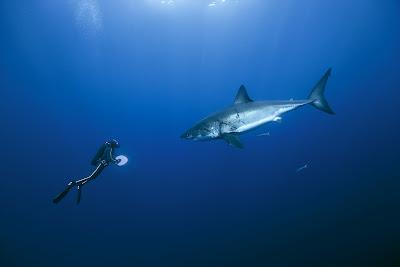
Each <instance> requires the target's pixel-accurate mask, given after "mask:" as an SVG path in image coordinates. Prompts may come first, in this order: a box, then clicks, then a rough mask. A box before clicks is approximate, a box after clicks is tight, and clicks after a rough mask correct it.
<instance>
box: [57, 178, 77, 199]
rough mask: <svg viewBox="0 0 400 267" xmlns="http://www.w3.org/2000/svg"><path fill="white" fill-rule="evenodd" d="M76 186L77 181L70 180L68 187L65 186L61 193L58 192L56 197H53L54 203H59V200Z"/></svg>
mask: <svg viewBox="0 0 400 267" xmlns="http://www.w3.org/2000/svg"><path fill="white" fill-rule="evenodd" d="M74 186H75V182H70V183H68V185H67V187H66V188H65V190H64V191H62V192H61V193H60V194H58V195H57V196H56V197H55V198H54V199H53V203H54V204H57V203H58V202H60V201H61V200H62V199H63V198H64V197H65V196H66V195H67V194H68V192H69V191H71V189H72V188H73V187H74Z"/></svg>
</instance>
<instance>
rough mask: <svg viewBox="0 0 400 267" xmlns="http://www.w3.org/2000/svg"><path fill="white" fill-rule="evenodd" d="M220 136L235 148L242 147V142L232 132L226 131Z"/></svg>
mask: <svg viewBox="0 0 400 267" xmlns="http://www.w3.org/2000/svg"><path fill="white" fill-rule="evenodd" d="M222 138H223V139H224V140H225V141H226V142H227V143H228V144H229V145H231V146H234V147H237V148H243V147H244V146H243V144H242V142H240V138H239V135H237V134H234V133H227V134H224V135H222Z"/></svg>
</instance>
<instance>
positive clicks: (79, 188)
mask: <svg viewBox="0 0 400 267" xmlns="http://www.w3.org/2000/svg"><path fill="white" fill-rule="evenodd" d="M81 196H82V189H81V186H80V185H78V196H77V198H76V205H78V204H79V203H80V202H81Z"/></svg>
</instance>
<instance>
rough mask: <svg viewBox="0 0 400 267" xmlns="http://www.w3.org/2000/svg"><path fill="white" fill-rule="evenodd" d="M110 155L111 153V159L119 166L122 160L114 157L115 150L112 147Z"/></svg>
mask: <svg viewBox="0 0 400 267" xmlns="http://www.w3.org/2000/svg"><path fill="white" fill-rule="evenodd" d="M109 153H110V159H111V161H112V163H114V164H117V163H119V162H120V161H121V160H120V159H116V158H114V156H113V148H112V147H110V152H109Z"/></svg>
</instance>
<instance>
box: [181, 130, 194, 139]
mask: <svg viewBox="0 0 400 267" xmlns="http://www.w3.org/2000/svg"><path fill="white" fill-rule="evenodd" d="M181 138H182V139H192V138H193V136H192V135H191V134H190V133H189V131H186V132H184V133H183V134H181Z"/></svg>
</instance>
